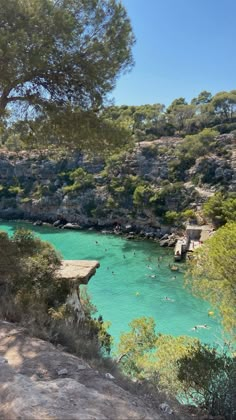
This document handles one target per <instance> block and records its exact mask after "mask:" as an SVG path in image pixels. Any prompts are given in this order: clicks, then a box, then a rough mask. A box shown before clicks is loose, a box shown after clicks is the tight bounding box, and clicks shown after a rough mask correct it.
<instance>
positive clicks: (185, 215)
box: [181, 209, 196, 220]
mask: <svg viewBox="0 0 236 420" xmlns="http://www.w3.org/2000/svg"><path fill="white" fill-rule="evenodd" d="M181 218H182V220H189V219H192V220H194V219H196V214H195V211H194V210H191V209H187V210H184V211H182V212H181Z"/></svg>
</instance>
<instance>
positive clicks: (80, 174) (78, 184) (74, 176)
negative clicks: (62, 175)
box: [63, 168, 94, 193]
mask: <svg viewBox="0 0 236 420" xmlns="http://www.w3.org/2000/svg"><path fill="white" fill-rule="evenodd" d="M66 175H67V176H68V177H69V180H70V181H73V184H71V185H67V186H66V187H63V192H64V193H70V192H74V191H79V190H81V191H83V190H85V189H87V188H91V187H93V186H94V178H93V175H92V174H88V173H87V172H86V171H84V169H83V168H77V169H75V170H74V171H72V172H69V173H68V174H66Z"/></svg>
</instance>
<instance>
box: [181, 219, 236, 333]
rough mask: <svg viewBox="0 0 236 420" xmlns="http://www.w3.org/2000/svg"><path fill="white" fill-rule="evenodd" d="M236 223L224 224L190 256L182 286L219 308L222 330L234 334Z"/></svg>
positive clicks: (235, 314) (235, 312) (235, 319)
mask: <svg viewBox="0 0 236 420" xmlns="http://www.w3.org/2000/svg"><path fill="white" fill-rule="evenodd" d="M235 245H236V223H235V222H231V223H227V224H226V225H225V226H223V227H221V228H220V229H218V230H217V231H216V233H215V234H214V235H213V236H212V237H211V238H210V239H208V240H207V241H206V242H205V243H204V245H203V246H202V247H201V248H200V249H198V250H197V251H196V252H195V253H194V257H195V258H194V259H193V261H192V262H191V263H190V264H191V265H190V274H191V276H188V277H187V279H186V284H187V285H188V286H189V287H190V288H191V290H192V291H193V292H194V293H196V294H198V295H199V296H201V297H203V298H204V299H207V300H208V301H209V302H210V303H211V304H212V305H214V306H216V307H217V308H218V309H219V312H220V314H221V316H222V322H223V325H224V327H225V328H226V329H227V330H228V331H230V332H231V333H232V334H234V335H236V293H235V290H236V270H235V261H236V246H235Z"/></svg>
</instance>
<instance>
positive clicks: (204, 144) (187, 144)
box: [169, 128, 219, 180]
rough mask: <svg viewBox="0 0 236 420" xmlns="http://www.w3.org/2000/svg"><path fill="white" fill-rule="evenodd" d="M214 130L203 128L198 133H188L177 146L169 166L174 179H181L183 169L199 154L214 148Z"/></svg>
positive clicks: (183, 175) (182, 177) (190, 164)
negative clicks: (173, 158)
mask: <svg viewBox="0 0 236 420" xmlns="http://www.w3.org/2000/svg"><path fill="white" fill-rule="evenodd" d="M218 134H219V133H218V132H217V131H216V130H213V129H210V128H205V129H204V130H202V131H201V132H200V133H198V134H194V135H188V136H186V137H185V139H184V141H183V142H182V143H181V144H180V145H179V146H178V148H177V151H176V155H177V156H176V157H177V159H176V160H172V161H171V163H170V165H169V167H170V171H171V173H172V176H174V178H175V179H181V180H183V179H184V177H185V171H186V170H187V169H189V168H190V167H191V166H192V165H193V164H194V163H195V161H196V159H197V158H199V157H200V156H205V155H206V154H208V153H210V152H212V151H213V150H214V148H215V138H216V136H217V135H218Z"/></svg>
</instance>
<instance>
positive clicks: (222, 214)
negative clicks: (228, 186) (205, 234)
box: [203, 193, 236, 227]
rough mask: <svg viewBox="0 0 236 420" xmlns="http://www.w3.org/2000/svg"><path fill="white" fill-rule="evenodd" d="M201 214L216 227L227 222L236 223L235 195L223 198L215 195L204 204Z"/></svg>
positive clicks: (219, 194) (221, 195)
mask: <svg viewBox="0 0 236 420" xmlns="http://www.w3.org/2000/svg"><path fill="white" fill-rule="evenodd" d="M203 214H204V215H205V216H206V217H208V218H209V219H210V220H211V221H212V222H213V223H214V224H215V226H217V227H219V226H222V225H224V224H225V223H227V222H236V194H234V193H229V194H228V195H226V196H224V195H223V194H222V193H216V194H215V195H213V196H212V197H211V198H209V200H208V201H207V202H206V203H205V204H204V206H203Z"/></svg>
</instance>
